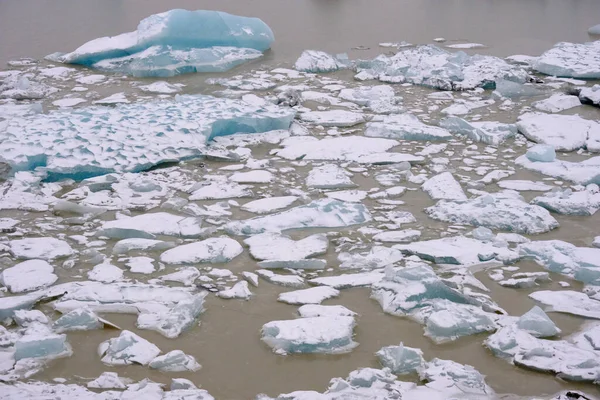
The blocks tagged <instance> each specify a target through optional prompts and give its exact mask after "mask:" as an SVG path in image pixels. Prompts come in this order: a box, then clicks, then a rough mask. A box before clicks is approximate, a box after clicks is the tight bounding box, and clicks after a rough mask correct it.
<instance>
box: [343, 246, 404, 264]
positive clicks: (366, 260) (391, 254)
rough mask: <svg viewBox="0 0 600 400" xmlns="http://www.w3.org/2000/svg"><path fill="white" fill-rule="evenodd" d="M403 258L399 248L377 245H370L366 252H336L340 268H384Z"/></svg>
mask: <svg viewBox="0 0 600 400" xmlns="http://www.w3.org/2000/svg"><path fill="white" fill-rule="evenodd" d="M403 258H404V257H403V256H402V252H401V251H400V250H397V249H394V248H390V247H385V246H377V245H375V246H373V247H371V248H370V249H369V251H366V252H352V253H350V252H341V253H339V254H338V261H339V262H340V265H339V268H340V269H377V268H384V267H385V266H387V265H391V264H394V263H395V262H397V261H400V260H402V259H403Z"/></svg>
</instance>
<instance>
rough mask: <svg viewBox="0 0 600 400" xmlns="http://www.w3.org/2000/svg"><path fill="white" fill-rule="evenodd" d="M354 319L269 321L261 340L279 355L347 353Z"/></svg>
mask: <svg viewBox="0 0 600 400" xmlns="http://www.w3.org/2000/svg"><path fill="white" fill-rule="evenodd" d="M354 326H355V322H354V318H353V317H313V318H300V319H293V320H287V321H272V322H268V323H266V324H264V325H263V327H262V340H263V341H264V342H265V343H266V344H268V345H269V346H270V347H271V348H272V349H273V350H274V351H275V352H277V353H279V354H287V353H328V354H337V353H346V352H349V351H351V350H352V349H353V348H354V347H356V346H358V343H356V342H354V341H353V340H352V335H353V329H354Z"/></svg>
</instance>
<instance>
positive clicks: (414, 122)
mask: <svg viewBox="0 0 600 400" xmlns="http://www.w3.org/2000/svg"><path fill="white" fill-rule="evenodd" d="M365 136H368V137H378V138H387V139H402V140H449V139H452V135H451V134H450V132H448V131H447V130H446V129H443V128H440V127H437V126H431V125H427V124H424V123H423V122H421V121H419V119H418V118H417V117H416V116H414V115H412V114H398V115H389V116H385V117H383V121H381V122H368V123H367V128H366V129H365Z"/></svg>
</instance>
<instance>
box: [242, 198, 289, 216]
mask: <svg viewBox="0 0 600 400" xmlns="http://www.w3.org/2000/svg"><path fill="white" fill-rule="evenodd" d="M296 200H298V196H281V197H267V198H264V199H260V200H254V201H249V202H248V203H246V204H244V205H243V206H242V207H241V208H242V210H244V211H248V212H252V213H255V214H269V213H271V212H273V211H277V210H281V209H283V208H287V207H288V206H290V205H292V204H293V203H294V202H296Z"/></svg>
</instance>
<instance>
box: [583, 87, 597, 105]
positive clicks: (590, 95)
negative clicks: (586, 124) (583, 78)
mask: <svg viewBox="0 0 600 400" xmlns="http://www.w3.org/2000/svg"><path fill="white" fill-rule="evenodd" d="M579 100H581V102H582V103H586V104H593V105H596V106H598V107H600V85H594V86H592V87H584V88H583V89H581V91H580V92H579Z"/></svg>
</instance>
